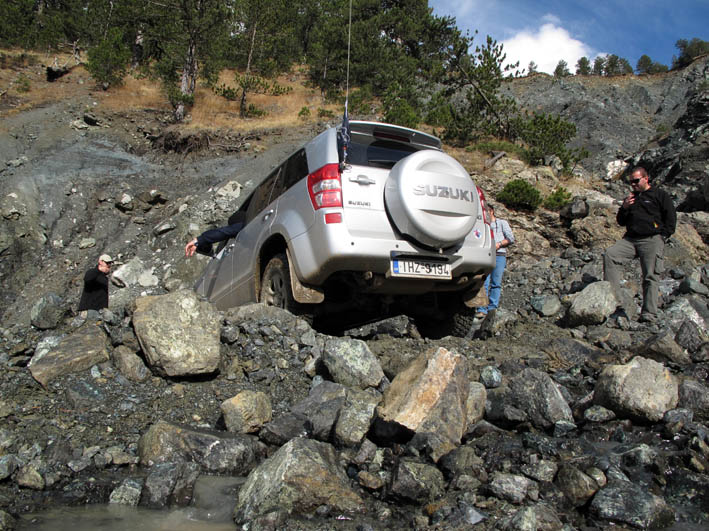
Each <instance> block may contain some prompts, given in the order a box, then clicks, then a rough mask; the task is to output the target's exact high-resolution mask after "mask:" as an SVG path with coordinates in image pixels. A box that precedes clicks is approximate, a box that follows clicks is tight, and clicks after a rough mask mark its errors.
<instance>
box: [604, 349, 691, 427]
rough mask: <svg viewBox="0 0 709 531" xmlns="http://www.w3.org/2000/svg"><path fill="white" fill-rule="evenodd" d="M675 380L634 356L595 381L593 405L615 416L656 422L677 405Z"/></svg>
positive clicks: (662, 369) (659, 366)
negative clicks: (604, 408) (609, 410)
mask: <svg viewBox="0 0 709 531" xmlns="http://www.w3.org/2000/svg"><path fill="white" fill-rule="evenodd" d="M678 393H679V386H678V383H677V379H676V378H675V377H674V376H673V375H672V374H671V373H670V372H669V371H668V370H667V369H666V368H665V367H664V366H663V365H662V364H660V363H658V362H656V361H653V360H648V359H645V358H642V357H640V356H637V357H635V358H633V360H631V361H630V363H627V364H625V365H608V366H606V367H605V368H604V369H603V371H601V374H600V375H599V377H598V380H597V381H596V387H595V391H594V402H595V403H596V404H599V405H602V406H604V407H607V408H609V409H611V410H613V411H614V412H615V413H616V414H617V415H620V416H624V417H626V416H627V417H630V418H632V419H637V420H640V421H641V422H642V421H650V422H657V421H659V420H660V419H662V416H663V415H664V414H665V411H667V410H670V409H673V408H674V407H676V406H677V403H678V401H679V394H678Z"/></svg>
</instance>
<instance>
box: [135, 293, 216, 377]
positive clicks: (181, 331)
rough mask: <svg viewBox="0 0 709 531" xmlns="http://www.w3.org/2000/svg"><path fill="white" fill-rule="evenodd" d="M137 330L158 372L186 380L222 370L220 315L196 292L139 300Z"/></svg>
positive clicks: (136, 307)
mask: <svg viewBox="0 0 709 531" xmlns="http://www.w3.org/2000/svg"><path fill="white" fill-rule="evenodd" d="M133 327H134V329H135V334H136V336H137V337H138V341H139V342H140V346H141V348H142V349H143V352H144V353H145V356H146V357H147V360H148V363H149V365H150V366H151V367H152V368H154V369H155V370H157V371H158V372H161V373H164V374H166V375H168V376H186V375H191V374H205V373H212V372H214V371H215V370H216V369H217V367H218V366H219V361H220V341H219V334H220V329H221V319H220V317H219V313H218V312H217V310H216V309H215V308H214V306H212V305H211V304H209V303H207V302H203V301H200V300H199V299H198V298H197V295H196V294H195V293H194V292H193V291H192V290H183V291H176V292H173V293H169V294H167V295H159V296H148V297H140V298H138V299H137V300H136V301H135V309H134V311H133Z"/></svg>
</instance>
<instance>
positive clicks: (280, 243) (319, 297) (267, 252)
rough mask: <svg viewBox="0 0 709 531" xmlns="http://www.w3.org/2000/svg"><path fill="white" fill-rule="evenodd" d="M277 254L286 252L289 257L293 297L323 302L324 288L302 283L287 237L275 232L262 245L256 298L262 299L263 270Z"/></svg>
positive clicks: (303, 300)
mask: <svg viewBox="0 0 709 531" xmlns="http://www.w3.org/2000/svg"><path fill="white" fill-rule="evenodd" d="M277 254H285V255H286V258H287V259H288V269H289V272H290V275H289V276H290V284H291V292H292V293H293V298H294V299H295V301H296V302H299V303H301V304H317V303H320V302H323V301H324V300H325V293H324V291H323V290H321V289H318V288H314V287H308V286H304V285H303V284H301V282H300V279H298V275H297V273H296V270H295V267H294V266H293V258H292V253H291V251H290V248H289V247H288V243H287V242H286V239H285V238H284V237H283V235H281V234H274V235H273V236H271V237H270V238H269V239H268V240H266V242H265V243H264V245H263V246H262V247H261V252H260V253H259V258H258V267H257V269H258V275H255V282H254V288H255V291H256V294H257V297H256V299H257V300H260V296H259V294H260V293H261V280H262V278H263V272H264V270H265V269H266V265H267V264H268V262H269V261H270V260H271V258H273V257H274V256H276V255H277Z"/></svg>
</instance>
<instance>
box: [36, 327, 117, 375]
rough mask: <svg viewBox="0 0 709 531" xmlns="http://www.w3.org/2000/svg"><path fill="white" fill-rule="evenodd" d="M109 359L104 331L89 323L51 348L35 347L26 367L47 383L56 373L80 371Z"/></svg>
mask: <svg viewBox="0 0 709 531" xmlns="http://www.w3.org/2000/svg"><path fill="white" fill-rule="evenodd" d="M108 360H109V355H108V342H107V341H106V334H105V333H104V331H103V330H102V329H101V328H100V327H98V326H96V325H95V324H93V323H86V324H84V325H82V326H81V327H80V328H79V329H78V330H76V332H74V333H73V334H71V335H69V336H66V337H64V338H62V339H61V340H60V341H59V342H58V343H57V345H56V347H54V348H53V349H51V350H38V351H37V352H36V353H35V355H34V356H33V357H32V359H31V360H30V362H29V364H28V367H29V369H30V373H31V374H32V377H33V378H34V379H35V380H37V381H38V382H39V383H41V384H42V385H43V386H45V387H46V386H47V384H49V382H50V381H52V380H53V379H54V378H56V377H58V376H62V375H64V374H70V373H74V372H80V371H84V370H86V369H89V368H91V367H92V366H93V365H96V364H97V363H102V362H104V361H108Z"/></svg>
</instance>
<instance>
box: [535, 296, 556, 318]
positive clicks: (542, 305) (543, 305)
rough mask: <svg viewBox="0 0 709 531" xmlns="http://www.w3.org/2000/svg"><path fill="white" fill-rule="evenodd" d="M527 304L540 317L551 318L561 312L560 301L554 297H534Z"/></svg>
mask: <svg viewBox="0 0 709 531" xmlns="http://www.w3.org/2000/svg"><path fill="white" fill-rule="evenodd" d="M529 303H530V304H531V306H532V309H534V311H535V312H537V313H538V314H539V315H541V316H542V317H552V316H554V315H556V314H557V313H559V312H560V311H561V301H560V300H559V297H557V296H556V295H535V296H534V297H532V298H531V299H530V300H529Z"/></svg>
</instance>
